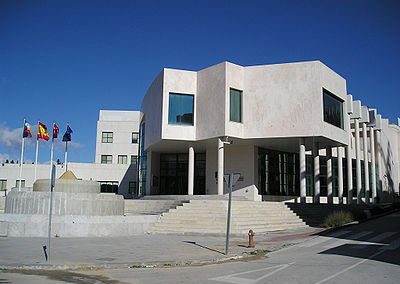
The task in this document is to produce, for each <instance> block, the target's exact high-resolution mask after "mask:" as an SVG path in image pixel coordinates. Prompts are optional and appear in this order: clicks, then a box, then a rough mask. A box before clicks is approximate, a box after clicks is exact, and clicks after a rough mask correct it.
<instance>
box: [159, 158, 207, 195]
mask: <svg viewBox="0 0 400 284" xmlns="http://www.w3.org/2000/svg"><path fill="white" fill-rule="evenodd" d="M188 164H189V155H188V154H186V153H184V154H161V155H160V194H162V195H187V194H188ZM194 169H195V170H194V189H193V191H194V194H195V195H202V194H205V188H206V175H205V174H206V155H205V154H204V153H196V154H195V168H194Z"/></svg>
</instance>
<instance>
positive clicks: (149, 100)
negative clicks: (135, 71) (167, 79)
mask: <svg viewBox="0 0 400 284" xmlns="http://www.w3.org/2000/svg"><path fill="white" fill-rule="evenodd" d="M163 84H164V70H162V71H161V72H160V74H159V75H158V76H157V77H156V78H155V79H154V81H153V83H152V84H151V86H150V87H149V89H148V91H147V93H146V95H145V96H144V98H143V101H142V106H141V108H140V109H141V113H142V116H143V118H142V120H143V121H145V133H146V138H145V145H144V146H145V148H146V149H147V148H148V147H149V146H150V145H151V144H153V143H156V142H158V141H159V140H160V139H161V129H162V108H163V88H164V86H163Z"/></svg>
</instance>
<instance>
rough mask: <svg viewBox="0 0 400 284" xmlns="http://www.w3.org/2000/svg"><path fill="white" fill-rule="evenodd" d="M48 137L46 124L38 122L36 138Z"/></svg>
mask: <svg viewBox="0 0 400 284" xmlns="http://www.w3.org/2000/svg"><path fill="white" fill-rule="evenodd" d="M49 138H50V136H49V132H48V131H47V127H46V125H44V124H43V123H41V122H39V124H38V133H37V139H43V140H46V141H48V140H49Z"/></svg>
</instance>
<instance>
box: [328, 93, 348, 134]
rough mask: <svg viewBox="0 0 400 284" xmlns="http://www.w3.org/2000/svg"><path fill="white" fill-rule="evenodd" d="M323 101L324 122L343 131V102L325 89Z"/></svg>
mask: <svg viewBox="0 0 400 284" xmlns="http://www.w3.org/2000/svg"><path fill="white" fill-rule="evenodd" d="M323 101H324V121H325V122H328V123H330V124H332V125H334V126H337V127H339V128H342V129H343V127H344V122H343V101H342V100H340V99H339V98H337V97H336V96H335V95H334V94H332V93H331V92H329V91H327V90H325V89H323Z"/></svg>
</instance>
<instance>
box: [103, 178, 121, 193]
mask: <svg viewBox="0 0 400 284" xmlns="http://www.w3.org/2000/svg"><path fill="white" fill-rule="evenodd" d="M99 183H100V192H105V193H118V182H117V181H100V182H99Z"/></svg>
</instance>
